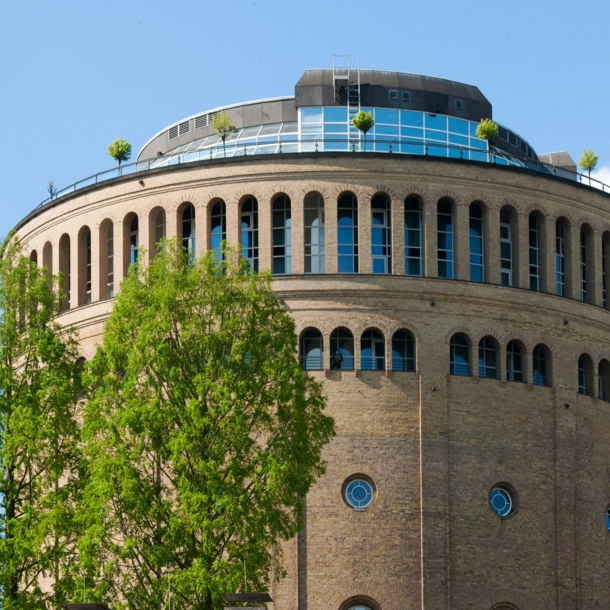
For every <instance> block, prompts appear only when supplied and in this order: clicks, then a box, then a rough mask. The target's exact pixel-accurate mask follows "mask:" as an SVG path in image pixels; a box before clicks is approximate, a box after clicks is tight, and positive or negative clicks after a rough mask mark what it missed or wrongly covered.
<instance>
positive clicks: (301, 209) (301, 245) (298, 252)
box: [290, 197, 305, 274]
mask: <svg viewBox="0 0 610 610" xmlns="http://www.w3.org/2000/svg"><path fill="white" fill-rule="evenodd" d="M290 217H291V227H292V228H291V232H292V273H299V274H303V273H305V204H304V202H303V198H302V197H295V198H294V199H291V200H290Z"/></svg>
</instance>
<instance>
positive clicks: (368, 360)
mask: <svg viewBox="0 0 610 610" xmlns="http://www.w3.org/2000/svg"><path fill="white" fill-rule="evenodd" d="M360 366H361V368H362V370H363V371H383V370H384V369H385V341H384V339H383V335H382V334H381V333H380V332H379V331H377V330H367V331H366V332H365V333H363V335H362V338H361V340H360Z"/></svg>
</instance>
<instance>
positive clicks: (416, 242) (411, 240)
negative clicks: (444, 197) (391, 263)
mask: <svg viewBox="0 0 610 610" xmlns="http://www.w3.org/2000/svg"><path fill="white" fill-rule="evenodd" d="M422 224H423V223H422V206H421V203H420V201H419V199H416V198H415V197H407V198H406V199H405V274H406V275H423V243H424V235H423V226H422Z"/></svg>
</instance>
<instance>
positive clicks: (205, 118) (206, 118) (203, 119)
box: [195, 112, 218, 129]
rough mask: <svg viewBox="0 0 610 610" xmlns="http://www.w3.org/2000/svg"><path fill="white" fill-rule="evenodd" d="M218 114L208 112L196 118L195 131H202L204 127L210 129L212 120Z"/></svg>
mask: <svg viewBox="0 0 610 610" xmlns="http://www.w3.org/2000/svg"><path fill="white" fill-rule="evenodd" d="M217 114H218V113H217V112H208V113H207V114H202V115H201V116H198V117H195V129H201V128H202V127H208V125H211V124H212V119H213V118H214V117H215V116H216V115H217Z"/></svg>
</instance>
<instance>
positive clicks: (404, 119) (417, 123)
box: [400, 110, 424, 127]
mask: <svg viewBox="0 0 610 610" xmlns="http://www.w3.org/2000/svg"><path fill="white" fill-rule="evenodd" d="M400 124H401V125H409V126H410V127H423V126H424V115H423V113H421V112H412V111H411V110H401V111H400Z"/></svg>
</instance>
